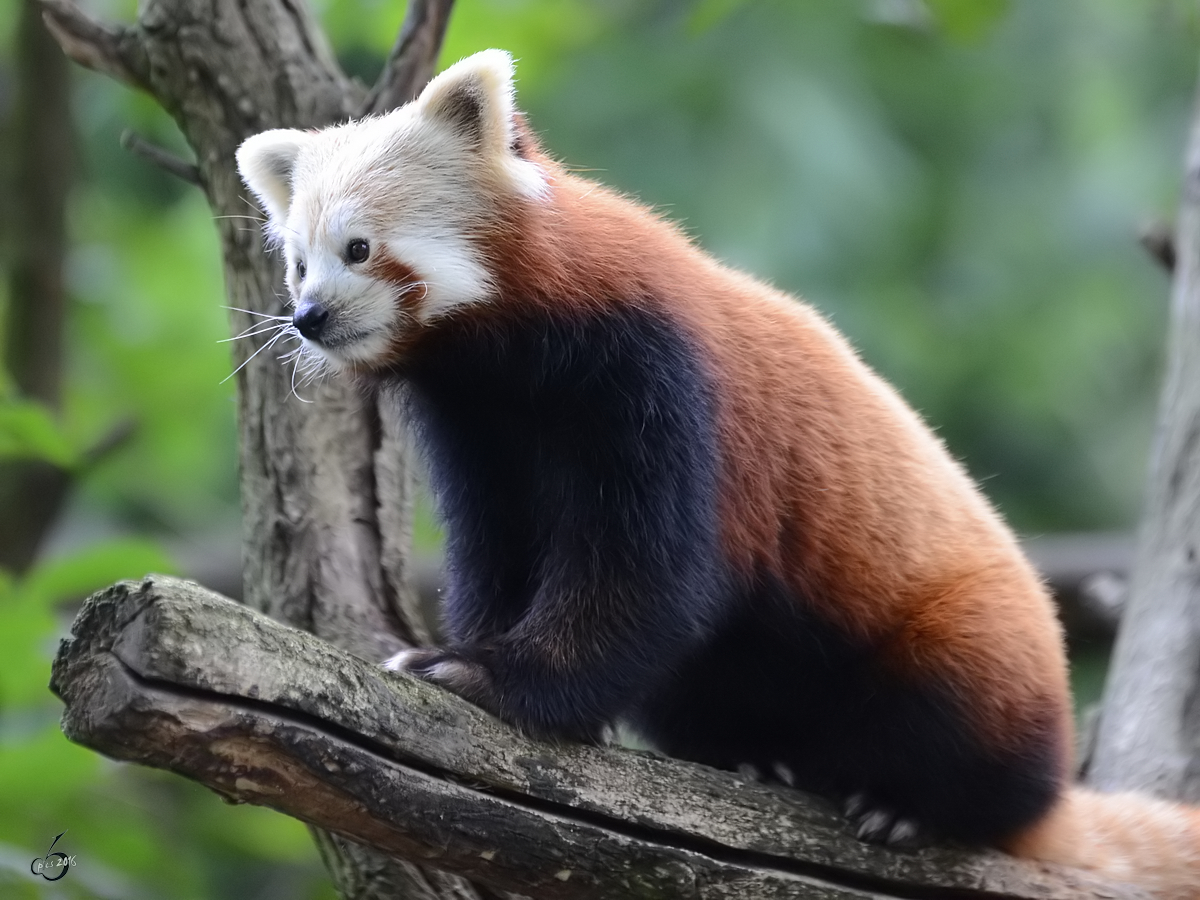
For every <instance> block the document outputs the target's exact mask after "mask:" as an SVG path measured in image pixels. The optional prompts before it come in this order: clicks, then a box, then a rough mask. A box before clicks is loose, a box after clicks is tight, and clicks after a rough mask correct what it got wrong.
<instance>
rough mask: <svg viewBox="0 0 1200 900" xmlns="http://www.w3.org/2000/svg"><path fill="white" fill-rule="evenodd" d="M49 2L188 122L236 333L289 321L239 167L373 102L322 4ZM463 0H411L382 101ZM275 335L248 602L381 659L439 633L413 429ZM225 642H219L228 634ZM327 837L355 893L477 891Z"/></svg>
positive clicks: (252, 427)
mask: <svg viewBox="0 0 1200 900" xmlns="http://www.w3.org/2000/svg"><path fill="white" fill-rule="evenodd" d="M40 2H41V5H42V9H43V10H44V15H45V20H46V24H47V25H48V26H49V28H50V30H51V32H52V33H53V34H54V35H55V37H56V38H57V40H58V42H59V44H60V45H61V46H62V48H63V50H64V51H65V52H66V53H67V55H68V56H70V57H71V58H72V59H74V60H75V61H76V62H79V63H81V64H82V65H85V66H87V67H89V68H92V69H95V70H96V71H99V72H103V73H105V74H107V75H109V76H111V77H114V78H116V79H118V80H120V81H122V82H124V83H126V84H128V85H130V86H132V87H135V88H139V89H142V90H145V91H147V92H149V93H150V94H152V95H153V96H154V97H155V98H156V99H157V100H158V102H159V103H160V104H161V105H162V106H163V108H164V109H166V110H167V112H169V113H170V114H171V115H172V116H173V117H174V119H175V120H176V122H177V123H178V124H179V127H180V129H181V130H182V132H183V134H184V136H185V137H186V138H187V140H188V143H189V144H190V145H191V148H192V150H193V152H194V153H195V164H194V166H195V167H194V171H195V174H196V178H197V180H198V182H199V184H200V186H201V187H202V189H203V190H204V192H205V195H206V196H207V198H208V202H209V205H210V206H211V208H212V211H213V214H214V221H215V223H216V226H217V229H218V231H219V235H220V240H221V251H222V257H223V262H224V271H225V281H226V290H227V296H228V301H227V302H228V305H229V306H231V307H236V308H238V309H240V310H249V311H250V313H246V312H239V311H234V312H232V314H231V322H232V326H233V331H234V333H242V332H248V331H253V330H258V329H256V328H254V326H255V323H261V322H263V321H265V320H263V319H262V318H261V316H262V315H282V314H283V313H284V312H285V306H284V300H283V287H282V286H283V277H282V270H281V268H280V264H279V261H278V260H277V259H275V258H273V257H269V256H267V255H266V254H264V252H263V245H262V236H261V234H260V229H259V227H258V222H259V220H260V219H261V216H260V215H259V213H258V210H257V209H256V208H255V207H254V205H253V203H252V201H250V200H249V199H248V198H247V194H246V191H245V190H244V188H243V186H242V184H241V181H240V180H239V178H238V176H237V172H236V169H235V165H234V151H235V150H236V148H237V147H238V145H239V144H240V143H241V142H242V141H243V140H244V139H245V138H246V137H248V136H249V135H251V134H254V133H256V132H259V131H262V130H264V129H267V128H275V127H304V128H306V127H316V126H322V125H327V124H330V123H333V122H337V121H343V120H346V119H348V118H350V117H351V116H353V115H354V114H356V113H357V112H358V111H359V110H360V109H362V108H363V105H364V103H365V102H366V100H367V91H366V90H365V89H364V88H363V87H362V86H361V85H359V84H357V83H355V82H353V81H351V80H350V79H349V78H347V77H346V76H345V75H344V74H343V73H342V72H341V70H340V69H339V67H338V65H337V63H336V61H335V60H334V57H333V54H332V52H331V51H330V49H329V48H328V46H327V44H326V41H325V38H324V36H323V34H322V33H321V31H320V28H319V27H318V25H317V23H316V21H315V19H314V18H313V16H312V14H311V13H310V11H309V10H308V7H307V6H306V5H305V4H304V3H303V2H295V0H146V2H144V3H143V4H141V6H140V14H139V17H138V20H137V22H136V23H135V24H134V25H130V26H121V25H113V24H109V23H104V22H99V21H96V20H95V19H93V18H91V17H89V16H88V15H86V14H85V13H83V12H82V11H81V10H80V9H79V8H78V7H77V6H76V5H75V4H74V3H73V2H72V0H40ZM451 4H452V0H414V2H411V3H410V4H409V10H408V20H409V21H408V23H407V24H406V26H405V29H404V30H403V32H402V34H403V38H402V41H401V43H402V44H403V46H398V49H397V50H396V52H395V53H393V58H392V60H391V62H390V64H389V65H388V67H387V68H386V70H385V71H384V73H383V76H382V77H381V82H380V84H379V85H378V86H377V87H376V91H375V93H374V96H377V97H380V98H405V97H407V96H409V95H411V94H412V93H413V92H414V91H416V90H417V89H418V88H419V87H420V85H419V84H417V83H415V82H414V83H407V82H405V81H404V79H406V78H411V79H419V78H422V77H426V76H427V75H428V73H429V72H430V71H432V68H433V65H434V61H435V59H436V55H437V51H438V49H439V46H440V41H441V33H442V30H444V23H445V20H446V18H447V17H448V14H449V9H450V7H451ZM439 23H441V24H439ZM402 63H403V64H402ZM381 102H382V101H381ZM380 108H381V107H380ZM188 171H189V172H190V171H192V170H190V169H189V170H188ZM213 302H219V301H218V300H217V298H213ZM255 314H258V315H255ZM270 337H271V335H270V334H265V335H257V336H250V337H247V338H244V339H242V340H239V341H236V342H234V344H233V347H234V364H235V365H237V366H240V367H241V368H240V370H239V373H238V389H239V390H238V411H239V428H240V434H241V440H240V446H241V470H242V471H241V493H242V511H243V529H244V557H243V559H244V567H243V574H244V581H245V592H244V594H245V598H246V602H247V603H249V604H250V605H252V606H254V607H255V608H257V609H260V610H262V611H264V612H266V613H268V614H270V615H272V616H274V617H276V618H277V619H279V620H281V621H284V622H287V623H289V624H292V625H295V626H298V627H301V628H305V629H307V630H309V631H312V632H313V633H315V634H318V635H320V636H321V637H323V638H325V639H326V640H328V641H330V642H332V643H334V644H336V645H338V646H339V647H342V648H343V649H346V650H349V651H351V652H354V653H357V654H359V655H360V656H362V657H364V658H367V659H382V658H384V657H385V656H386V655H389V654H391V653H392V652H394V651H395V650H397V649H398V648H399V647H400V646H401V645H402V644H403V642H405V641H415V640H420V639H421V638H422V637H423V636H424V635H425V634H426V629H425V626H424V624H423V622H422V621H421V619H420V616H419V613H418V607H417V603H416V598H415V596H414V593H413V591H412V590H411V587H410V575H409V570H408V566H407V562H408V552H407V550H408V546H409V544H410V533H409V529H410V516H409V512H408V505H409V503H410V498H411V483H412V478H411V467H410V454H409V452H408V449H407V447H406V445H405V442H404V441H403V440H402V438H401V428H400V426H399V425H397V424H396V423H395V422H393V421H391V420H390V415H389V412H388V411H387V410H381V409H379V408H378V407H377V405H376V403H375V401H374V399H372V398H369V397H362V396H359V395H358V394H356V393H354V391H353V390H351V389H350V388H349V387H348V386H347V385H346V384H344V383H342V382H339V381H326V382H323V383H321V384H319V385H316V386H313V387H311V388H308V389H307V390H306V391H305V393H304V396H305V399H306V400H311V401H312V402H310V403H304V402H301V401H300V400H299V399H298V398H297V397H295V396H293V392H292V373H291V371H290V370H289V369H287V368H285V367H284V366H283V365H281V364H280V363H279V361H278V360H277V359H276V356H277V354H278V352H279V351H276V350H273V349H264V348H265V346H266V344H267V343H268V340H269V338H270ZM259 351H263V352H259ZM256 353H257V354H258V355H257V356H255V354H256ZM252 357H253V359H252ZM210 650H211V652H213V653H214V654H218V655H219V653H220V649H219V646H218V645H214V646H213V647H212V648H210ZM320 844H321V847H322V849H323V850H324V851H325V858H326V860H327V861H330V862H331V863H335V865H333V866H331V874H332V875H333V877H334V879H335V881H336V882H337V883H338V886H339V889H340V891H341V893H342V895H343V896H344V897H355V898H370V897H378V898H384V897H459V896H474V894H472V893H471V889H470V888H469V886H467V885H461V884H457V883H455V884H454V885H452V886H449V887H447V888H446V889H444V890H443V889H441V888H433V889H431V888H430V884H431V883H436V882H437V878H436V876H431V877H430V878H427V877H425V875H424V874H423V873H422V872H421V871H420V870H419V869H417V868H416V867H414V866H411V865H408V864H405V863H400V862H397V861H395V860H393V859H390V858H388V857H385V856H381V855H379V854H377V853H374V852H372V851H363V850H360V849H359V848H356V847H355V846H354V845H352V844H350V843H349V842H346V841H340V840H338V839H334V838H330V839H328V840H323V841H321V842H320ZM431 878H432V881H431Z"/></svg>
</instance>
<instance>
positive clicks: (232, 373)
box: [221, 329, 287, 384]
mask: <svg viewBox="0 0 1200 900" xmlns="http://www.w3.org/2000/svg"><path fill="white" fill-rule="evenodd" d="M285 334H287V332H286V331H284V330H283V329H280V330H279V331H278V333H276V334H275V335H274V336H273V337H272V338H271V339H270V340H269V341H267V342H266V343H265V344H263V345H262V346H261V347H259V348H258V349H257V350H255V351H254V352H253V353H251V354H250V356H248V357H247V358H246V359H245V360H244V361H243V362H242V364H241V365H240V366H238V367H237V368H236V369H234V370H233V371H232V372H230V373H229V374H228V375H226V376H225V377H224V378H222V379H221V384H224V383H225V382H226V381H228V380H229V379H230V378H232V377H233V376H234V375H236V374H237V373H238V372H240V371H242V369H244V368H246V366H247V365H249V364H250V360H252V359H254V357H256V356H258V354H260V353H262V352H263V351H264V350H266V349H267V348H268V347H270V346H272V345H273V344H274V343H275V342H276V341H278V340H279V339H280V338H281V337H283V336H284V335H285Z"/></svg>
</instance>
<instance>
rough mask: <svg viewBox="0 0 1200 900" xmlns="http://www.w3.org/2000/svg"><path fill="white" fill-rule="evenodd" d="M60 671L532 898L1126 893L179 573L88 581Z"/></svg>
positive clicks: (203, 759) (182, 747) (391, 847)
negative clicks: (331, 636) (469, 676)
mask: <svg viewBox="0 0 1200 900" xmlns="http://www.w3.org/2000/svg"><path fill="white" fill-rule="evenodd" d="M51 687H52V688H53V690H55V692H56V693H58V694H59V695H60V696H61V697H62V698H63V699H64V700H65V702H66V704H67V708H66V712H65V713H64V716H63V728H64V731H65V732H66V733H67V735H68V736H69V737H70V738H71V739H72V740H75V741H78V742H80V743H83V744H86V745H87V746H90V747H93V748H94V749H96V750H99V751H101V752H103V753H106V754H108V755H110V756H114V757H116V758H119V759H126V760H131V761H134V762H138V763H142V764H145V765H152V766H156V767H160V768H166V769H170V770H172V771H175V772H178V773H180V774H182V775H185V776H187V777H189V778H193V779H195V780H197V781H200V782H202V783H204V784H206V785H208V786H209V787H211V788H213V789H214V790H217V791H218V792H220V793H222V794H224V795H225V796H227V797H229V798H231V799H234V800H236V801H238V802H248V803H256V804H260V805H265V806H270V807H272V808H274V809H277V810H280V811H281V812H285V813H287V814H289V815H293V816H296V817H297V818H300V819H303V820H304V821H306V822H309V823H311V824H313V825H316V826H318V827H320V828H323V829H328V830H329V831H332V832H335V833H337V834H339V835H344V836H346V837H349V838H351V839H352V840H354V841H357V842H360V843H364V844H367V845H369V846H371V847H374V848H376V849H378V850H382V851H384V852H385V853H388V854H392V855H396V856H402V857H404V858H407V859H414V860H421V861H422V863H423V864H427V865H434V866H436V867H437V868H439V869H443V870H446V871H449V872H453V873H457V874H460V875H465V876H467V877H470V878H471V879H474V880H479V881H482V882H486V883H488V884H491V885H493V886H495V887H496V888H498V889H501V890H512V891H520V892H521V893H524V894H527V895H528V896H530V897H534V898H556V900H562V898H571V897H589V898H609V897H611V898H618V897H620V898H625V897H629V896H631V895H636V896H645V895H652V896H662V897H697V898H714V900H715V898H733V897H771V898H783V897H806V898H822V900H851V898H854V900H865V898H868V897H875V898H890V897H905V898H926V897H928V898H933V897H946V896H951V895H952V896H954V897H959V898H963V900H969V898H979V900H982V898H989V900H1000V898H1034V897H1037V898H1050V897H1053V898H1063V900H1067V898H1070V900H1076V898H1078V900H1083V898H1085V897H1087V898H1094V897H1111V898H1119V897H1131V896H1132V895H1131V894H1128V893H1124V894H1123V893H1121V892H1120V891H1119V890H1118V889H1115V888H1111V887H1110V886H1107V885H1102V884H1099V883H1096V882H1093V881H1090V880H1088V879H1087V878H1086V877H1085V876H1084V875H1083V874H1082V873H1075V872H1066V871H1065V870H1059V871H1057V872H1055V871H1051V870H1050V869H1049V868H1043V867H1037V866H1033V865H1031V864H1026V863H1021V862H1018V861H1016V860H1013V859H1010V858H1008V857H1004V856H1001V855H999V854H994V853H992V854H973V853H968V852H965V851H961V850H949V849H944V848H931V849H926V850H922V851H920V852H916V853H908V854H899V853H893V852H891V851H888V850H885V849H883V848H880V847H875V846H871V845H867V844H863V843H860V842H859V841H857V840H855V839H854V838H853V837H852V836H851V831H850V827H849V825H848V823H846V822H845V821H844V820H842V819H841V817H840V816H837V815H836V814H834V813H833V812H832V811H830V810H829V809H828V808H827V806H826V805H825V804H823V803H820V802H817V801H813V800H810V799H808V798H807V797H805V796H804V795H801V794H799V793H797V792H793V791H790V790H787V789H784V788H777V787H772V786H767V785H761V784H754V783H750V784H747V783H744V782H743V781H742V780H741V779H740V778H738V777H737V776H735V775H733V774H730V773H723V772H717V771H714V770H712V769H708V768H705V767H703V766H696V765H691V764H688V763H683V762H678V761H674V760H667V759H661V758H657V757H654V756H651V755H648V754H642V753H634V752H630V751H624V750H619V749H613V748H606V749H602V748H594V747H585V746H579V745H567V746H561V747H551V746H548V745H546V744H541V743H537V742H535V741H532V740H529V739H527V738H524V737H522V736H521V735H519V734H517V733H516V732H514V731H512V730H511V729H509V728H507V727H505V726H504V725H502V724H501V723H499V722H497V721H496V720H494V719H492V718H491V717H489V716H487V715H486V714H484V713H483V712H481V711H480V710H478V709H476V708H474V707H472V706H470V705H469V704H467V703H465V702H464V701H462V700H460V699H459V698H457V697H454V696H452V695H450V694H447V693H446V692H444V691H441V690H439V689H437V688H434V687H432V686H430V685H427V684H424V683H421V682H419V681H415V680H412V679H410V678H408V677H404V676H396V675H392V674H389V673H387V672H385V671H383V670H382V669H381V668H379V667H378V666H376V665H373V664H371V663H368V662H365V661H364V660H362V659H359V658H357V657H355V656H352V655H349V654H346V653H343V652H341V651H339V650H337V649H336V648H334V647H333V646H331V645H330V644H327V643H325V642H324V641H321V640H320V639H318V638H315V637H313V636H312V635H310V634H307V633H305V632H301V631H297V630H294V629H291V628H288V627H286V626H283V625H280V624H279V623H277V622H275V621H273V620H271V619H268V618H267V617H265V616H262V615H260V614H258V613H255V612H253V611H252V610H249V609H247V608H245V607H244V606H241V605H239V604H236V603H233V602H232V601H228V600H225V599H224V598H222V597H220V596H218V595H216V594H213V593H211V592H209V591H206V590H204V589H203V588H200V587H199V586H197V585H194V584H191V583H189V582H184V581H180V580H177V579H172V578H164V577H152V578H147V579H146V580H145V581H143V582H142V583H140V584H135V583H123V584H118V585H115V586H114V587H112V588H109V589H108V590H107V591H103V592H101V593H99V594H97V595H95V596H94V597H92V598H91V599H90V600H89V601H88V602H87V603H86V604H85V606H84V609H83V610H82V612H81V613H80V615H79V617H78V619H77V620H76V622H75V626H74V630H73V633H72V637H71V638H70V639H69V640H67V641H64V642H63V645H62V647H61V648H60V650H59V654H58V658H57V660H56V661H55V665H54V675H53V680H52V682H51Z"/></svg>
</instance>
